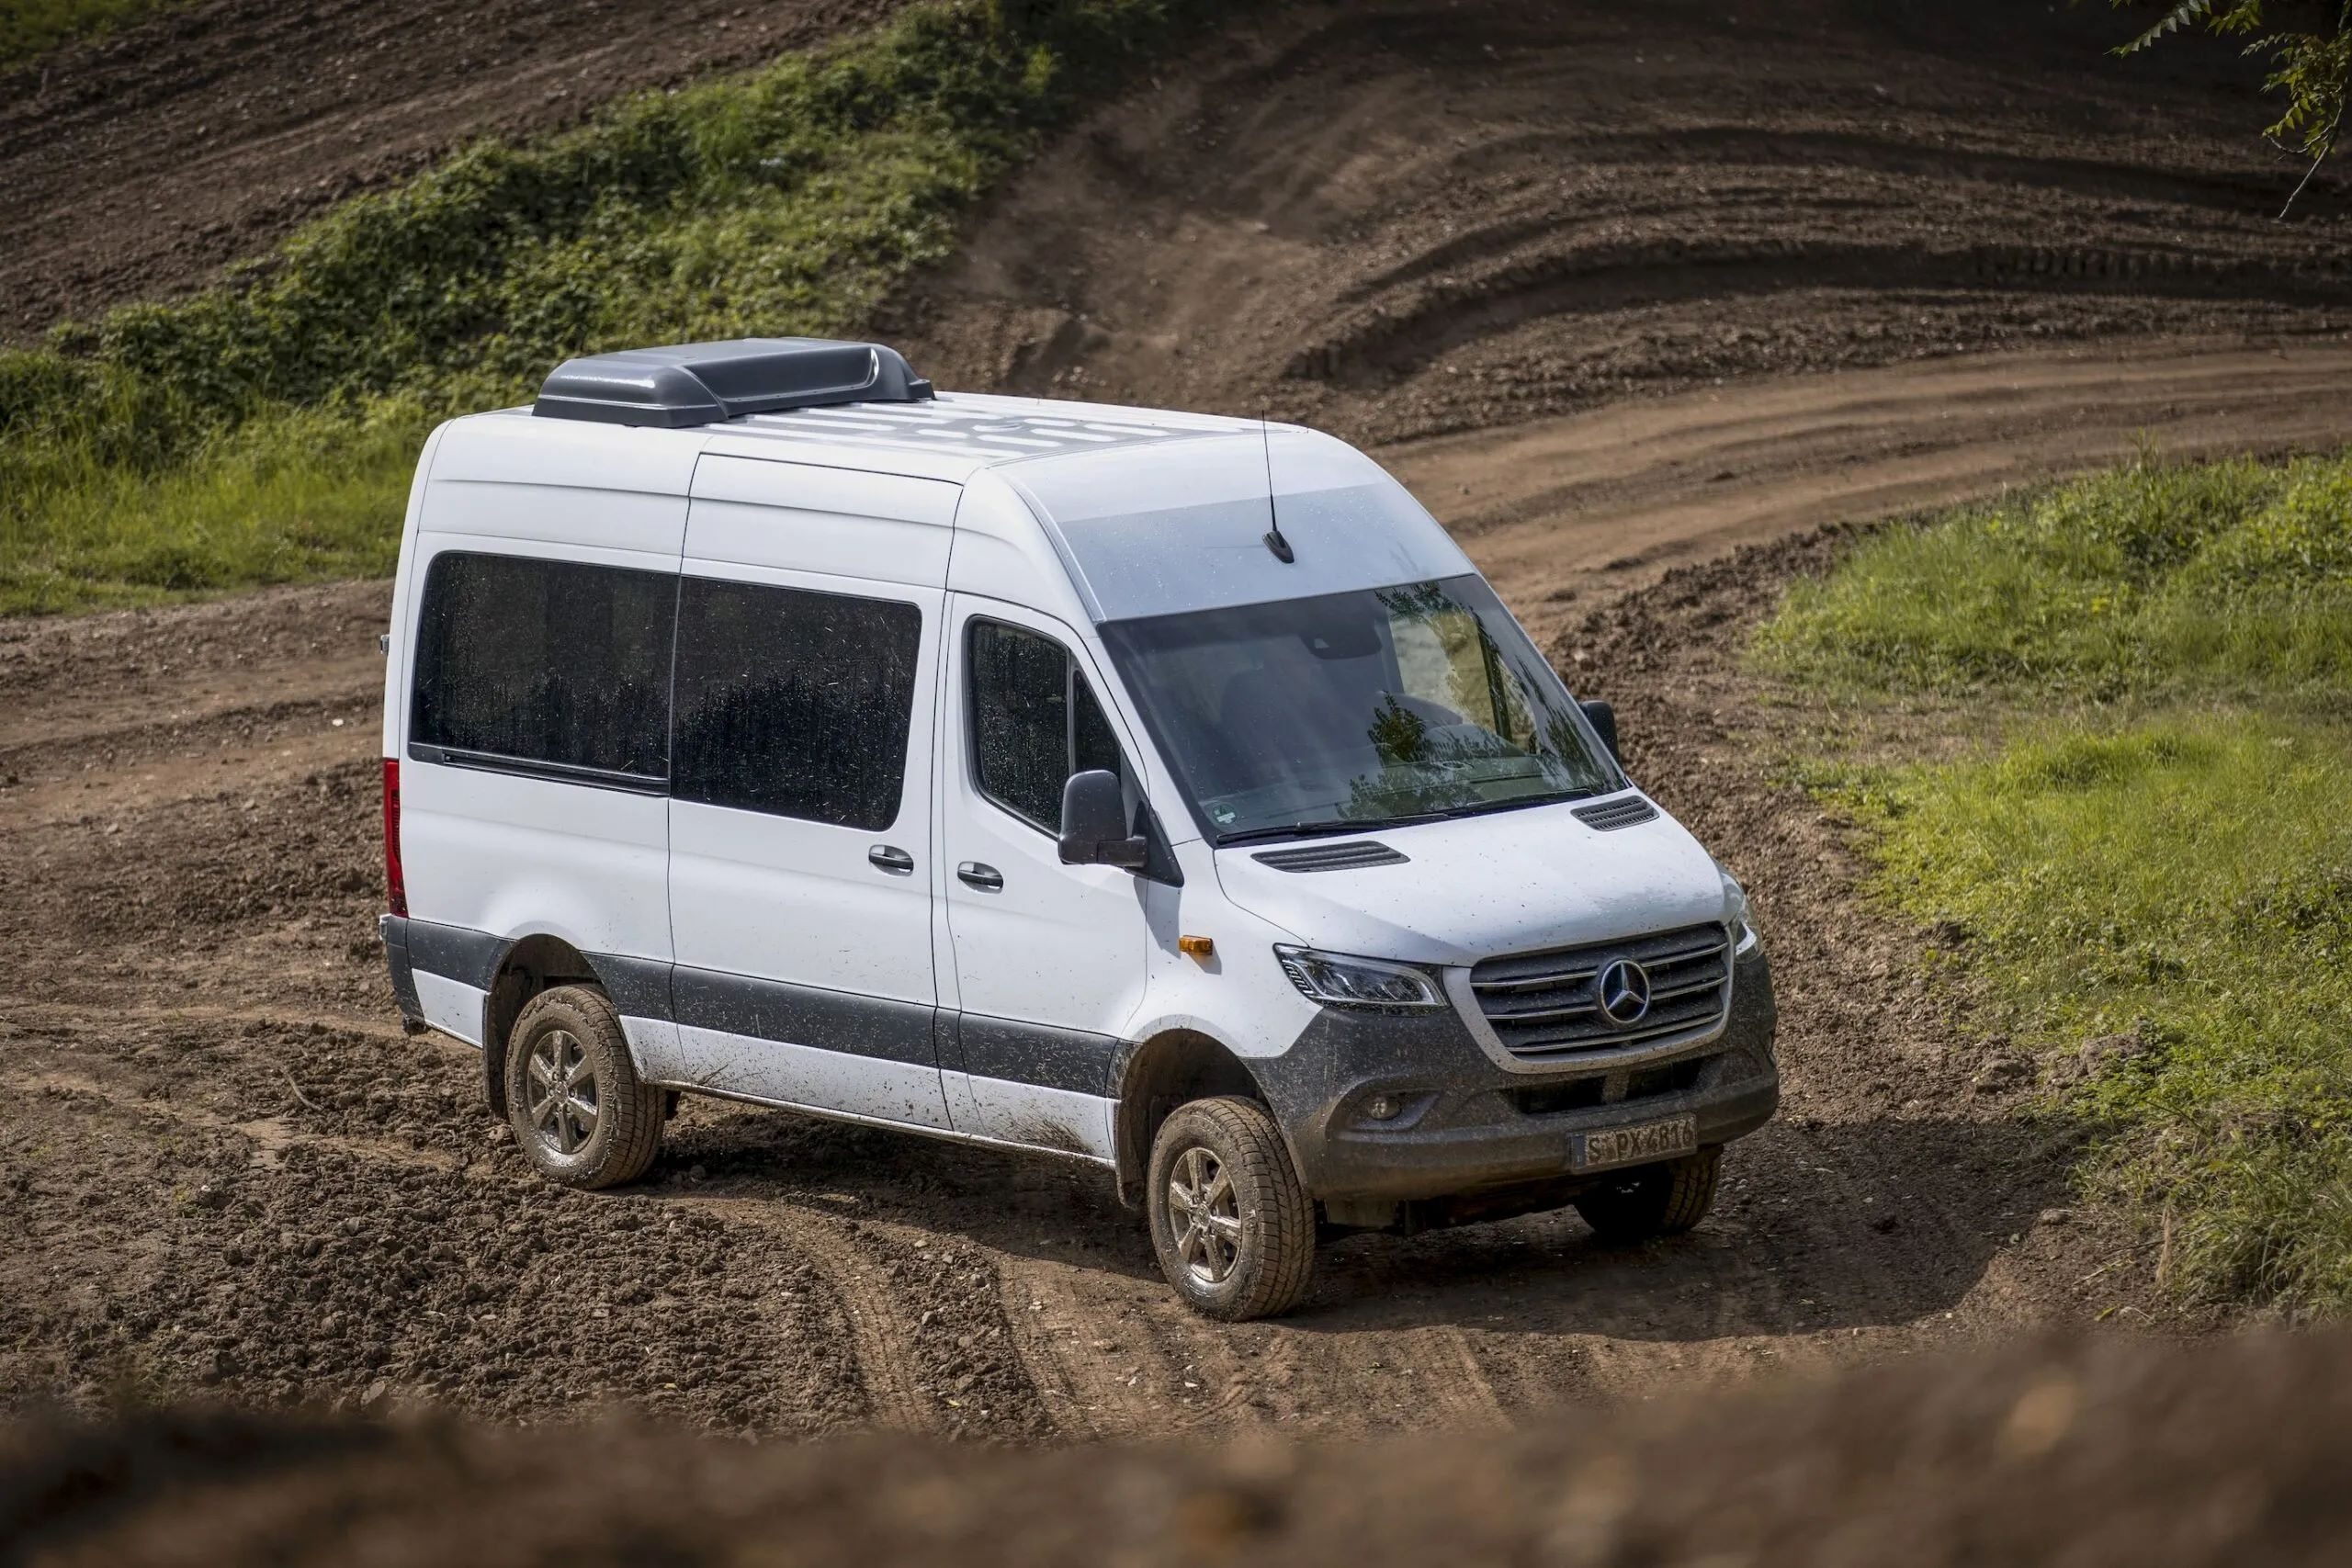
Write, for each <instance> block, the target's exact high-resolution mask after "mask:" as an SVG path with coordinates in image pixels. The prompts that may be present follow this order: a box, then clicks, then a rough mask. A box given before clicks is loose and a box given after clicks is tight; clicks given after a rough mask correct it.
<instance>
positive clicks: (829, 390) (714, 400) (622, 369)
mask: <svg viewBox="0 0 2352 1568" xmlns="http://www.w3.org/2000/svg"><path fill="white" fill-rule="evenodd" d="M930 396H931V383H930V382H928V381H926V380H924V379H923V378H922V377H920V376H917V375H916V374H915V373H914V371H913V370H911V369H910V368H909V367H908V366H907V362H906V360H905V358H904V357H903V356H902V355H900V354H899V351H898V350H897V349H895V348H888V347H885V346H884V345H883V344H878V343H840V342H836V341H834V340H833V339H831V338H820V337H748V338H737V339H735V340H734V341H732V342H730V343H684V344H673V345H671V346H669V347H666V348H629V349H623V350H621V351H620V352H618V353H616V354H592V355H588V356H587V357H585V358H583V359H567V360H565V361H564V362H563V363H562V364H561V365H559V366H557V367H556V368H555V372H554V374H552V375H550V376H549V377H548V378H547V381H546V382H545V384H543V385H542V386H541V387H540V388H539V400H538V401H537V402H536V403H534V404H533V405H532V406H531V412H533V413H535V414H537V415H538V416H539V417H540V418H542V419H579V420H588V421H591V422H593V423H598V424H645V425H654V426H657V427H659V428H662V429H664V430H679V429H684V428H685V427H686V426H688V425H695V424H717V423H719V422H720V421H722V420H729V419H734V418H737V417H738V416H740V415H742V414H747V413H773V412H776V411H778V410H780V409H807V408H822V407H826V406H828V405H831V404H839V403H913V402H922V401H923V400H926V399H928V398H929V397H930Z"/></svg>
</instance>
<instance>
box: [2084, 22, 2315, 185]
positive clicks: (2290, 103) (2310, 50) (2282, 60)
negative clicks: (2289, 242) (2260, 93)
mask: <svg viewBox="0 0 2352 1568" xmlns="http://www.w3.org/2000/svg"><path fill="white" fill-rule="evenodd" d="M2110 3H2111V4H2113V5H2114V6H2117V7H2118V8H2125V7H2130V8H2135V9H2141V10H2155V11H2157V12H2158V13H2160V14H2159V15H2158V16H2157V17H2156V20H2155V21H2154V23H2153V24H2152V25H2150V26H2149V27H2147V28H2143V30H2142V31H2141V32H2140V33H2139V34H2138V35H2136V36H2135V37H2133V38H2132V39H2131V40H2130V41H2129V42H2127V43H2125V44H2122V45H2121V46H2120V47H2119V48H2118V49H2117V50H2116V52H2117V53H2118V54H2137V53H2139V52H2140V51H2142V50H2144V49H2147V48H2150V47H2151V46H2153V45H2154V44H2155V43H2157V42H2158V41H2159V40H2161V39H2166V38H2169V37H2171V36H2172V35H2174V34H2176V33H2178V32H2180V31H2182V30H2183V29H2185V28H2203V29H2205V30H2206V31H2209V32H2213V33H2219V34H2221V35H2222V36H2223V37H2225V38H2242V39H2247V40H2249V41H2248V42H2247V44H2246V49H2245V51H2246V53H2248V54H2250V55H2256V56H2259V57H2261V58H2262V59H2264V60H2266V61H2267V62H2268V63H2269V67H2270V73H2269V75H2268V76H2267V77H2266V78H2265V79H2264V81H2263V90H2264V91H2266V92H2270V93H2276V94H2278V95H2279V96H2281V97H2282V98H2284V99H2285V101H2286V107H2285V109H2284V110H2283V111H2282V112H2281V113H2280V114H2279V116H2278V118H2277V119H2276V120H2273V121H2272V122H2271V123H2270V125H2269V126H2268V127H2267V129H2266V130H2264V131H2263V134H2264V135H2265V136H2267V137H2268V138H2269V139H2270V141H2271V142H2272V144H2273V145H2275V146H2277V147H2278V148H2279V149H2280V150H2282V151H2285V152H2297V153H2300V154H2301V155H2302V156H2303V157H2305V158H2308V159H2310V160H2311V173H2307V174H2305V175H2304V176H2303V184H2304V185H2308V184H2310V183H2311V174H2312V173H2316V172H2318V169H2319V166H2320V164H2324V163H2325V162H2326V161H2327V158H2328V155H2329V154H2330V153H2332V152H2335V147H2336V142H2337V141H2338V139H2339V138H2340V137H2341V136H2342V135H2343V131H2344V106H2345V95H2346V89H2347V87H2352V5H2347V4H2345V3H2344V0H2285V3H2281V0H2110ZM2281 13H2285V14H2289V15H2292V16H2294V17H2297V18H2298V19H2300V20H2303V21H2306V22H2310V23H2316V24H2318V25H2317V26H2305V27H2291V26H2282V25H2279V24H2278V21H2277V19H2276V18H2277V17H2278V16H2279V15H2280V14H2281ZM2301 194H2302V186H2296V187H2295V195H2296V196H2300V195H2301ZM2287 205H2288V206H2289V207H2290V208H2292V207H2293V206H2294V197H2291V196H2290V197H2288V198H2287ZM2281 216H2282V217H2283V216H2284V214H2283V213H2282V214H2281Z"/></svg>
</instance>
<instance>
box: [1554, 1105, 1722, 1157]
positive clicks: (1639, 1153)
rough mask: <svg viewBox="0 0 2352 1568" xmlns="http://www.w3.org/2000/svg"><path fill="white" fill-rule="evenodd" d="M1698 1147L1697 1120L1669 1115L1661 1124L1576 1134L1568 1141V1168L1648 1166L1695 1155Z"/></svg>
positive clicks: (1638, 1123) (1647, 1123) (1641, 1123)
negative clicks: (1665, 1160)
mask: <svg viewBox="0 0 2352 1568" xmlns="http://www.w3.org/2000/svg"><path fill="white" fill-rule="evenodd" d="M1698 1148H1699V1119H1698V1118H1697V1117H1695V1116H1669V1117H1668V1118H1667V1119H1666V1120H1665V1121H1663V1122H1635V1123H1634V1125H1632V1126H1630V1127H1607V1128H1603V1129H1602V1130H1601V1131H1600V1132H1598V1133H1578V1134H1576V1135H1575V1136H1574V1137H1572V1138H1570V1139H1569V1140H1568V1168H1569V1169H1571V1170H1612V1169H1614V1168H1617V1167H1618V1166H1621V1165H1647V1164H1649V1163H1650V1162H1652V1161H1653V1160H1662V1159H1673V1158H1675V1157H1677V1156H1681V1155H1687V1154H1695V1153H1697V1152H1698Z"/></svg>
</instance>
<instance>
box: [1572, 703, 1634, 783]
mask: <svg viewBox="0 0 2352 1568" xmlns="http://www.w3.org/2000/svg"><path fill="white" fill-rule="evenodd" d="M1577 706H1578V707H1580V708H1582V709H1584V716H1585V722H1586V723H1588V724H1589V725H1591V726H1592V728H1593V729H1594V730H1595V731H1596V732H1597V733H1598V734H1599V735H1600V743H1601V744H1602V745H1603V746H1606V747H1608V748H1609V755H1610V756H1611V758H1612V759H1613V760H1614V761H1616V763H1617V765H1618V766H1619V767H1621V768H1622V767H1623V766H1624V765H1625V754H1624V753H1623V751H1620V750H1618V749H1617V710H1616V709H1615V708H1613V707H1611V706H1610V705H1608V704H1607V703H1578V704H1577Z"/></svg>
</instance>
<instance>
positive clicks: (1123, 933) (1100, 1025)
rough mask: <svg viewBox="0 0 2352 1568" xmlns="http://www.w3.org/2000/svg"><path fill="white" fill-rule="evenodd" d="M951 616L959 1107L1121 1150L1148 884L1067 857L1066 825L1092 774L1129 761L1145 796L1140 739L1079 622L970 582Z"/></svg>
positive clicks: (946, 800) (950, 909) (945, 860)
mask: <svg viewBox="0 0 2352 1568" xmlns="http://www.w3.org/2000/svg"><path fill="white" fill-rule="evenodd" d="M946 625H947V629H948V639H947V646H948V660H947V662H948V676H947V690H946V695H947V701H946V702H945V703H944V704H943V705H942V706H943V708H944V713H945V717H944V723H943V725H942V729H943V731H944V733H943V734H942V736H941V738H940V757H941V760H942V766H941V780H940V784H941V787H940V790H939V794H938V798H939V801H940V805H941V813H942V821H941V824H940V833H939V840H938V841H939V843H940V844H941V846H942V853H941V856H940V859H941V862H942V868H941V872H942V881H943V883H944V897H942V899H941V901H940V908H941V909H942V911H943V915H944V925H945V929H944V932H943V933H942V943H941V945H942V947H943V948H944V950H946V952H947V953H952V962H948V963H943V964H941V982H942V983H941V987H940V990H941V998H940V1000H941V1003H942V1006H943V1009H946V1008H952V1009H953V1012H952V1013H951V1014H950V1015H949V1016H950V1017H951V1019H952V1028H951V1030H950V1037H951V1039H952V1041H953V1042H954V1043H953V1044H952V1045H951V1046H950V1049H949V1051H948V1052H947V1053H946V1054H944V1056H943V1064H944V1066H946V1067H947V1069H948V1071H947V1075H946V1080H947V1089H948V1106H949V1111H950V1114H951V1115H952V1116H953V1118H954V1120H955V1123H956V1129H957V1130H958V1131H960V1132H967V1133H973V1134H978V1135H980V1136H983V1137H990V1138H1001V1139H1004V1140H1007V1141H1009V1142H1012V1143H1018V1144H1025V1145H1033V1146H1038V1147H1047V1148H1059V1149H1063V1150H1065V1151H1068V1152H1072V1153H1086V1154H1092V1155H1099V1156H1109V1155H1110V1154H1111V1152H1112V1148H1113V1145H1112V1138H1111V1127H1112V1118H1111V1106H1112V1096H1113V1094H1114V1086H1113V1084H1112V1082H1111V1073H1112V1069H1113V1066H1114V1060H1115V1056H1116V1054H1117V1051H1118V1046H1119V1042H1120V1038H1121V1033H1120V1032H1121V1030H1122V1029H1123V1027H1124V1026H1125V1024H1126V1022H1127V1021H1128V1020H1129V1019H1130V1018H1132V1017H1133V1016H1134V1014H1135V1011H1136V1007H1137V1006H1138V1005H1139V1003H1140V1001H1141V998H1142V994H1143V987H1144V976H1145V968H1146V959H1147V950H1148V932H1147V929H1146V924H1145V917H1144V893H1145V886H1146V885H1145V884H1144V883H1143V882H1142V881H1141V880H1140V879H1139V878H1138V877H1136V875H1135V874H1133V873H1131V872H1127V871H1123V870H1120V869H1119V868H1117V867H1115V866H1103V865H1064V864H1063V863H1061V860H1060V857H1059V855H1058V853H1057V848H1056V835H1057V831H1058V829H1059V827H1060V815H1061V793H1062V785H1063V784H1064V783H1065V782H1066V781H1067V780H1068V779H1069V775H1070V774H1071V773H1074V772H1078V771H1080V770H1082V769H1085V768H1109V769H1112V770H1114V771H1116V772H1118V773H1121V775H1122V777H1123V778H1125V779H1126V780H1127V781H1128V782H1129V784H1130V788H1131V797H1132V796H1133V795H1139V793H1140V792H1139V791H1137V790H1135V789H1134V787H1133V786H1134V785H1135V784H1136V774H1135V773H1134V771H1133V769H1132V768H1131V767H1130V766H1129V765H1128V763H1127V761H1126V759H1127V758H1131V757H1133V756H1135V755H1136V750H1135V748H1134V747H1133V746H1132V745H1131V744H1129V743H1128V742H1127V740H1126V739H1125V734H1124V727H1123V726H1122V725H1121V723H1120V721H1119V718H1118V716H1117V715H1116V714H1115V713H1111V712H1108V711H1107V710H1105V708H1104V707H1103V705H1102V704H1101V703H1100V702H1099V701H1098V700H1097V698H1096V696H1095V692H1096V691H1097V690H1098V689H1099V688H1098V687H1097V685H1096V682H1097V681H1098V680H1099V676H1098V675H1097V674H1096V673H1095V671H1094V670H1093V668H1092V666H1091V660H1089V659H1088V658H1087V655H1086V652H1085V645H1084V643H1083V641H1082V639H1080V637H1077V636H1076V635H1075V634H1074V633H1073V632H1072V631H1071V630H1070V629H1069V627H1068V626H1063V625H1062V624H1061V623H1060V622H1058V621H1056V620H1054V619H1053V618H1052V617H1050V616H1046V615H1035V614H1033V613H1031V612H1028V611H1023V610H1019V609H1015V608H1012V606H1009V605H1006V604H1002V603H1001V602H999V601H996V600H991V599H980V598H975V597H973V596H971V595H968V594H960V593H951V594H949V595H948V602H947V620H946ZM959 1069H960V1070H959Z"/></svg>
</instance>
